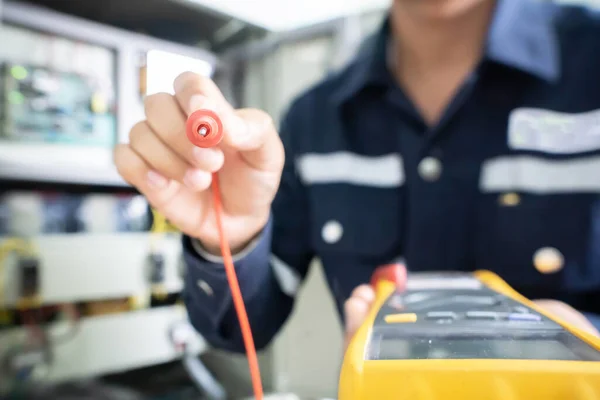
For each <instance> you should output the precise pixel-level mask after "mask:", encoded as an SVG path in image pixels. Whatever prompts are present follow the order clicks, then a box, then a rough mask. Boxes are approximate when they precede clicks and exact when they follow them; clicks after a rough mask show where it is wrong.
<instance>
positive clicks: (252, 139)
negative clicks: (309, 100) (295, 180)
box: [225, 109, 284, 171]
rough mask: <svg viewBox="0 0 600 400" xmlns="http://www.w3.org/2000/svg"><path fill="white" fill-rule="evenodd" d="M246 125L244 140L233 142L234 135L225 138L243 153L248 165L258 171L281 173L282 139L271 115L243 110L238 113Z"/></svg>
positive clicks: (282, 159)
mask: <svg viewBox="0 0 600 400" xmlns="http://www.w3.org/2000/svg"><path fill="white" fill-rule="evenodd" d="M236 114H237V116H238V117H239V118H240V119H242V120H243V121H244V123H245V125H246V130H247V131H246V132H247V133H246V134H245V135H246V136H245V138H244V139H242V140H240V139H237V140H238V142H237V143H236V142H234V141H232V139H231V138H232V137H233V136H232V135H230V136H229V137H227V136H226V137H225V140H230V142H229V143H230V145H231V146H232V147H235V148H237V149H239V150H240V151H242V157H243V158H244V160H245V161H246V163H247V164H248V165H250V166H251V167H253V168H256V169H262V170H268V171H279V170H281V168H282V166H283V162H284V150H283V144H282V143H281V139H280V137H279V135H278V133H277V129H276V128H275V124H274V123H273V119H272V118H271V117H270V116H269V114H267V113H265V112H263V111H260V110H256V109H242V110H238V111H237V112H236Z"/></svg>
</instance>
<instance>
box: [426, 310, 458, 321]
mask: <svg viewBox="0 0 600 400" xmlns="http://www.w3.org/2000/svg"><path fill="white" fill-rule="evenodd" d="M426 318H427V319H437V320H448V319H451V320H454V319H456V318H457V316H456V313H453V312H452V311H431V312H428V313H427V314H426Z"/></svg>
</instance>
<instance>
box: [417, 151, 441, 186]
mask: <svg viewBox="0 0 600 400" xmlns="http://www.w3.org/2000/svg"><path fill="white" fill-rule="evenodd" d="M418 170H419V175H421V178H423V179H424V180H426V181H428V182H434V181H437V180H438V179H439V178H440V175H441V174H442V163H441V161H440V160H438V159H437V158H434V157H425V158H424V159H423V160H421V162H420V163H419V167H418Z"/></svg>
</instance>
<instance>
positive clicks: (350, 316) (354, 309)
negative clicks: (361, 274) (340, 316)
mask: <svg viewBox="0 0 600 400" xmlns="http://www.w3.org/2000/svg"><path fill="white" fill-rule="evenodd" d="M374 301H375V291H374V290H373V287H372V286H371V285H360V286H358V287H357V288H356V289H354V291H353V292H352V294H351V295H350V298H348V300H346V302H345V303H344V319H345V321H346V327H345V335H344V351H346V348H347V347H348V345H349V344H350V341H351V340H352V338H353V337H354V334H356V331H358V328H360V326H361V325H362V324H363V322H364V321H365V319H367V316H368V315H369V312H370V311H371V307H372V306H373V302H374Z"/></svg>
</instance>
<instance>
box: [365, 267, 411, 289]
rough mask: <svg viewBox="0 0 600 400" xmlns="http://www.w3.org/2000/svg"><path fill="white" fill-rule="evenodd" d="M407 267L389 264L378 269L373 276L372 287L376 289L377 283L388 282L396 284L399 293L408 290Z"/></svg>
mask: <svg viewBox="0 0 600 400" xmlns="http://www.w3.org/2000/svg"><path fill="white" fill-rule="evenodd" d="M406 279H407V277H406V267H405V266H404V265H403V264H398V263H396V264H387V265H382V266H380V267H378V268H377V269H376V270H375V272H374V273H373V275H372V276H371V286H372V287H376V286H377V282H379V281H381V280H386V281H390V282H392V283H394V284H395V285H396V288H397V289H398V291H400V292H402V291H404V289H405V288H406Z"/></svg>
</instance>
